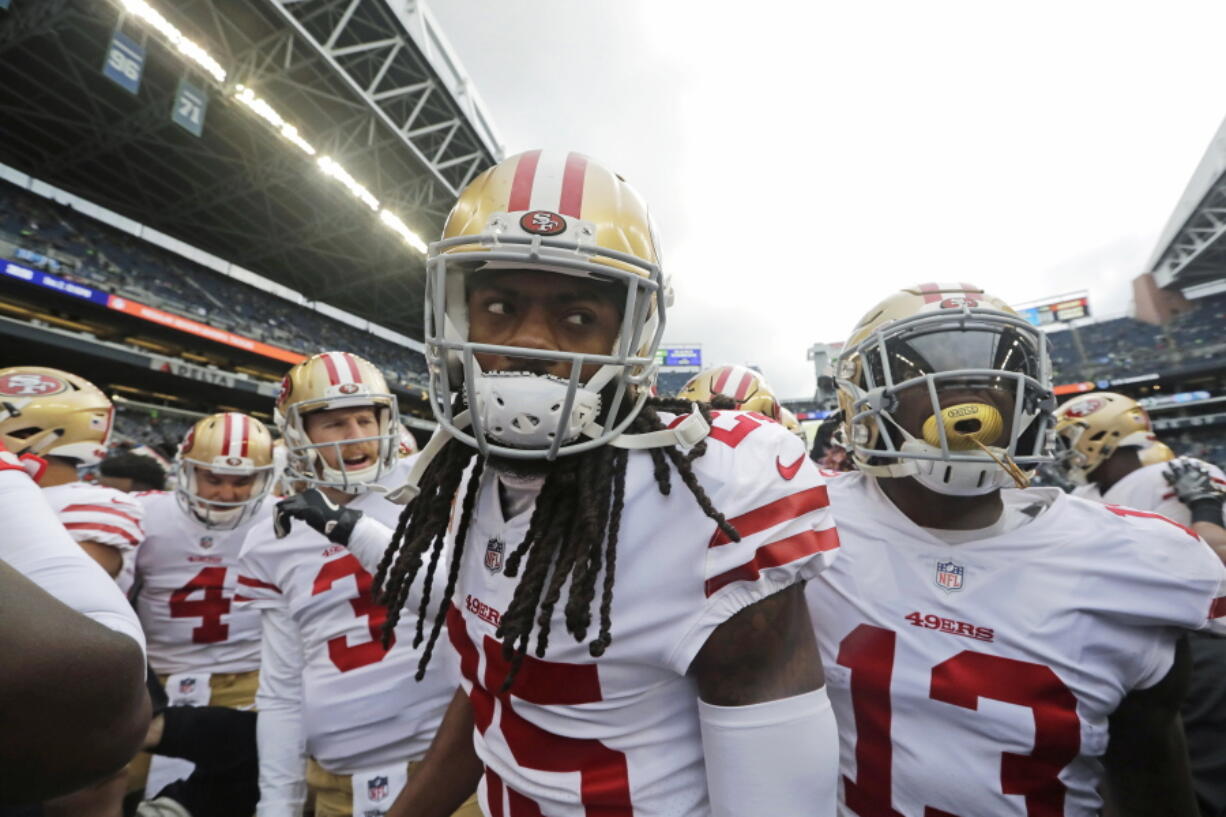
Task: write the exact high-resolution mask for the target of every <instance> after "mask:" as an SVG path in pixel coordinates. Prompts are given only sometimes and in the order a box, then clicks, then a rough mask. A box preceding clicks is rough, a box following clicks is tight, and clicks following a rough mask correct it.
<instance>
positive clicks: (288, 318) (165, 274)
mask: <svg viewBox="0 0 1226 817" xmlns="http://www.w3.org/2000/svg"><path fill="white" fill-rule="evenodd" d="M0 255H8V256H9V257H11V258H12V259H13V260H15V261H19V262H20V263H24V264H26V265H29V266H37V267H40V268H42V269H45V270H46V271H47V272H50V273H53V274H55V275H58V276H60V277H62V278H66V279H68V280H71V281H76V282H78V283H84V284H87V285H89V286H92V287H95V288H97V289H102V290H105V291H107V292H111V293H115V294H119V295H124V296H125V297H128V298H131V299H133V300H135V301H140V302H143V303H148V304H150V305H152V306H156V307H158V308H160V309H165V310H167V311H169V312H175V313H178V314H181V315H183V316H185V317H188V318H192V319H193V320H197V321H200V322H202V323H207V324H209V325H210V326H214V327H217V328H221V329H225V330H227V331H230V332H234V333H236V334H239V335H244V336H246V337H251V338H255V339H256V340H261V341H264V342H265V343H270V344H273V345H275V346H281V347H283V348H287V349H290V350H293V351H296V352H300V353H302V354H313V353H315V352H317V351H320V350H321V349H346V350H350V351H353V352H356V353H358V354H360V355H362V356H363V357H365V358H367V359H369V360H371V361H372V362H374V363H376V364H377V365H378V366H379V367H380V368H382V369H383V370H384V372H385V373H386V374H387V375H388V376H389V378H390V379H391V380H394V381H397V382H399V383H400V384H401V385H421V384H424V383H425V371H426V364H425V358H424V357H422V355H421V354H420V353H418V352H416V351H413V350H411V349H408V348H406V347H403V346H401V345H399V344H396V343H393V342H392V341H389V340H386V339H384V338H381V337H378V336H376V335H373V334H371V333H369V332H366V331H364V330H362V329H356V328H354V327H351V326H347V325H345V324H343V323H341V322H340V321H337V320H334V319H332V318H328V317H325V316H323V315H321V314H318V313H316V312H313V311H311V310H309V309H306V308H304V307H303V306H301V305H298V304H293V303H291V302H289V301H286V300H284V299H282V298H279V297H277V296H275V295H271V294H269V293H267V292H263V291H261V290H259V289H256V288H255V287H251V286H248V285H246V284H243V283H240V282H239V281H236V280H234V279H231V278H228V277H226V276H224V275H220V274H218V273H216V272H214V271H213V270H211V269H209V268H207V267H204V266H201V265H199V264H196V263H194V262H192V261H188V260H187V259H185V258H183V257H182V256H179V255H177V254H175V253H172V252H170V251H169V250H165V249H163V248H161V247H158V246H156V245H153V244H149V243H147V242H144V241H141V240H140V239H138V238H136V237H134V236H131V235H129V234H127V233H125V232H123V231H121V230H117V229H115V228H113V227H110V226H109V225H106V224H102V223H101V222H97V221H95V220H93V219H91V218H89V217H87V216H85V215H83V214H81V213H78V212H76V211H75V210H73V209H72V208H71V207H69V206H67V205H61V204H57V203H55V202H52V201H50V200H47V199H44V198H42V197H41V196H37V195H35V194H33V193H30V192H28V191H25V190H22V189H21V188H18V187H15V186H12V185H9V184H6V183H0Z"/></svg>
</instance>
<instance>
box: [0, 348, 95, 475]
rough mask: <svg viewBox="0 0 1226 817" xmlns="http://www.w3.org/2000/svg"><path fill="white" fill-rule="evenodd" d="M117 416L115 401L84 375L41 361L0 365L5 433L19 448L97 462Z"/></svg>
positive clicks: (0, 417)
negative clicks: (16, 364) (39, 364)
mask: <svg viewBox="0 0 1226 817" xmlns="http://www.w3.org/2000/svg"><path fill="white" fill-rule="evenodd" d="M114 416H115V409H114V407H113V406H111V401H110V400H108V399H107V396H106V395H105V394H103V393H102V390H101V389H99V388H98V387H97V386H95V385H94V384H93V383H90V382H89V381H88V380H86V379H85V378H83V377H78V376H77V375H75V374H71V373H69V372H63V371H60V370H59V369H48V368H45V367H42V366H13V367H10V368H7V369H0V438H2V439H3V441H4V447H5V448H7V449H8V450H9V451H11V452H13V453H14V454H17V455H21V454H35V455H37V456H39V457H64V458H67V459H73V460H77V462H78V463H80V464H81V465H97V464H98V463H99V462H101V461H102V458H103V457H105V456H106V447H107V443H108V441H109V440H110V436H111V423H112V420H113V419H114Z"/></svg>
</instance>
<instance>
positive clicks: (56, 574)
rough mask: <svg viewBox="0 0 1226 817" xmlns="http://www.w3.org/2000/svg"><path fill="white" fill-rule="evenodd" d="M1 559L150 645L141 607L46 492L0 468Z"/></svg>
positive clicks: (73, 605)
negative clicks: (78, 538)
mask: <svg viewBox="0 0 1226 817" xmlns="http://www.w3.org/2000/svg"><path fill="white" fill-rule="evenodd" d="M0 518H3V519H4V535H3V536H0V559H3V560H4V561H5V562H7V563H8V564H9V565H10V566H11V567H12V568H13V569H14V570H16V571H17V572H19V573H21V574H22V575H23V576H25V577H26V578H27V579H29V580H30V581H32V582H34V583H35V584H37V585H38V586H39V587H41V588H42V589H43V590H45V591H46V592H47V593H49V594H51V595H52V596H54V597H55V598H56V599H58V600H59V601H61V602H63V603H64V604H66V605H67V606H69V607H71V608H72V609H73V610H76V611H77V612H78V613H80V614H81V615H83V616H86V617H88V618H91V619H93V620H94V621H96V622H98V623H99V624H101V625H102V626H104V627H108V628H110V629H112V630H114V631H116V632H119V633H123V634H124V635H126V636H129V637H131V638H132V639H133V640H134V641H136V643H137V644H140V648H141V651H142V652H143V651H144V649H145V634H144V632H143V631H142V630H141V628H140V621H139V620H138V619H137V618H136V611H135V610H133V609H132V605H130V604H128V601H127V599H125V598H124V597H123V593H122V592H121V591H120V590H119V588H118V587H117V586H116V584H115V582H114V581H113V580H112V579H111V577H110V576H108V575H107V574H106V571H105V570H103V569H102V568H101V567H100V566H99V565H98V563H97V562H95V561H94V560H93V559H91V558H90V557H89V556H88V555H87V554H86V553H85V551H83V550H82V549H81V547H80V546H79V545H78V544H77V543H76V542H74V541H73V539H72V537H71V536H69V535H68V531H67V530H65V529H64V526H63V525H61V524H60V521H59V520H58V519H57V518H56V516H55V512H54V511H53V510H52V509H51V506H50V505H48V504H47V500H46V499H45V498H44V497H43V495H42V491H40V490H39V488H38V486H37V485H35V484H34V482H33V481H32V480H31V479H30V478H29V477H28V476H26V475H25V474H23V473H21V472H20V471H14V470H4V471H0Z"/></svg>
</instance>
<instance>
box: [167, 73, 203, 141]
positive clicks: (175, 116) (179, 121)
mask: <svg viewBox="0 0 1226 817" xmlns="http://www.w3.org/2000/svg"><path fill="white" fill-rule="evenodd" d="M208 107H209V97H208V94H206V93H205V92H204V91H203V90H201V89H200V88H197V87H196V86H195V85H193V84H191V83H190V82H188V81H187V78H186V77H184V78H183V79H180V80H179V89H178V90H177V91H175V106H174V109H173V110H171V112H170V119H171V121H172V122H174V123H175V124H176V125H178V126H179V127H181V128H183V129H184V130H185V131H187V132H188V133H190V134H192V135H194V136H197V137H199V136H202V135H203V134H204V112H205V111H206V110H208Z"/></svg>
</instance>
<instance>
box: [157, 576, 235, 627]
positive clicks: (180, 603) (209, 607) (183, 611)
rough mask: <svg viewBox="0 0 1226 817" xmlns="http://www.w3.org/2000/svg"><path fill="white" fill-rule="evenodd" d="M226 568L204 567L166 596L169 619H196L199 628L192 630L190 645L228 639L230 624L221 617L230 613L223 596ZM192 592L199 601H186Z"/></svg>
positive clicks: (229, 602) (228, 601)
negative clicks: (199, 594)
mask: <svg viewBox="0 0 1226 817" xmlns="http://www.w3.org/2000/svg"><path fill="white" fill-rule="evenodd" d="M225 586H226V568H224V567H206V568H204V569H203V570H201V571H200V572H199V573H197V574H196V575H195V576H193V577H192V579H191V581H189V582H188V583H187V584H185V585H183V586H182V587H180V588H179V589H178V590H176V591H174V592H173V593H171V594H170V617H171V618H198V619H200V620H201V621H200V626H199V627H193V628H192V643H193V644H216V643H217V642H218V641H225V640H226V639H227V638H229V636H230V625H229V624H226V623H224V622H222V620H221V617H222V616H224V615H225V614H226V613H229V612H230V604H231V600H230V599H229V598H227V597H226V594H225ZM193 593H203V594H204V595H203V598H198V599H195V600H191V599H189V596H191V595H192V594H193Z"/></svg>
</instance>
